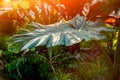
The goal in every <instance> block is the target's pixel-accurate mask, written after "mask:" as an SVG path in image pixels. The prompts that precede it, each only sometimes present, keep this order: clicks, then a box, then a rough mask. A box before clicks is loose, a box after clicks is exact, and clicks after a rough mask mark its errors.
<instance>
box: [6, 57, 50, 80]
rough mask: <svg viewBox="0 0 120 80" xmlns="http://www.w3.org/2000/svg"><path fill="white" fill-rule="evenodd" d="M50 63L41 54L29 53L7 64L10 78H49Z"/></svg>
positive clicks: (26, 79)
mask: <svg viewBox="0 0 120 80" xmlns="http://www.w3.org/2000/svg"><path fill="white" fill-rule="evenodd" d="M48 66H49V65H48V63H47V60H46V58H45V57H43V56H41V55H27V56H23V57H21V58H18V59H17V60H15V61H13V62H11V63H9V64H7V65H6V70H7V72H8V76H9V79H10V80H48V77H47V75H48Z"/></svg>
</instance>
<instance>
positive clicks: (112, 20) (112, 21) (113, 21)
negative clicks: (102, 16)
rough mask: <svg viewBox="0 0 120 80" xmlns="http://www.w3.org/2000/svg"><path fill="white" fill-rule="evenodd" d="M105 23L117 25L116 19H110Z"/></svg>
mask: <svg viewBox="0 0 120 80" xmlns="http://www.w3.org/2000/svg"><path fill="white" fill-rule="evenodd" d="M105 23H115V19H114V18H109V19H107V20H105Z"/></svg>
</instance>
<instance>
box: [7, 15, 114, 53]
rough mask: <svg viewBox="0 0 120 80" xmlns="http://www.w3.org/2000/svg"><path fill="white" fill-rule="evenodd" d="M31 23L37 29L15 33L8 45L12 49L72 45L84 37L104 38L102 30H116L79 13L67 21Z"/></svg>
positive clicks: (90, 38) (15, 50) (20, 49)
mask: <svg viewBox="0 0 120 80" xmlns="http://www.w3.org/2000/svg"><path fill="white" fill-rule="evenodd" d="M98 23H99V24H98ZM30 25H31V26H34V27H35V28H36V29H35V30H33V31H30V30H24V31H25V33H21V34H17V35H14V36H13V37H12V38H11V41H10V44H9V46H8V47H9V50H10V51H13V52H19V51H22V50H25V49H28V48H34V47H36V46H42V45H45V46H47V47H52V46H57V45H65V46H71V45H73V44H76V43H79V42H81V41H82V40H84V39H85V40H86V41H89V40H93V39H97V40H99V39H104V38H105V36H104V35H102V34H101V33H100V32H101V31H114V30H112V29H109V28H107V27H103V25H102V26H101V24H100V22H99V21H96V22H91V21H86V18H85V17H82V16H79V15H77V16H76V17H75V18H73V19H72V20H69V21H67V22H63V21H62V22H59V23H55V24H51V25H42V24H38V23H31V24H30ZM96 26H97V27H96ZM16 46H17V47H16Z"/></svg>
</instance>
